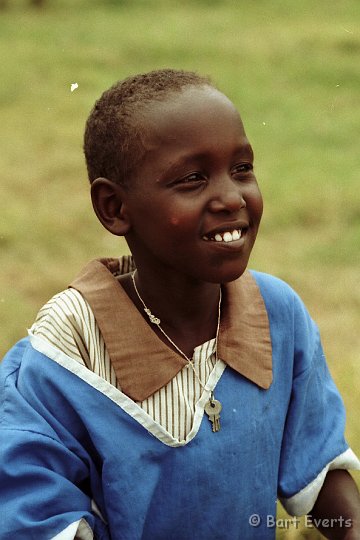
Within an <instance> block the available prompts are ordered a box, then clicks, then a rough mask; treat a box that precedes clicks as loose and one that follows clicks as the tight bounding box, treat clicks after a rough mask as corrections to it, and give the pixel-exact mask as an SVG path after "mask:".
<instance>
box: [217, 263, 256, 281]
mask: <svg viewBox="0 0 360 540" xmlns="http://www.w3.org/2000/svg"><path fill="white" fill-rule="evenodd" d="M246 268H247V264H244V265H241V266H237V267H235V268H231V269H230V268H224V269H218V271H216V272H214V274H213V275H212V276H209V278H210V279H208V281H209V283H220V284H222V283H229V282H230V281H235V280H236V279H239V277H241V276H242V275H243V273H244V272H245V270H246Z"/></svg>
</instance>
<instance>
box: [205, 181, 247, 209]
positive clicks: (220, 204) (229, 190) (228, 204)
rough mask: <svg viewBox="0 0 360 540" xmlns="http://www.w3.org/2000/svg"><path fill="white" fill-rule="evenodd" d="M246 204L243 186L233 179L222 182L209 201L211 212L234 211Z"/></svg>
mask: <svg viewBox="0 0 360 540" xmlns="http://www.w3.org/2000/svg"><path fill="white" fill-rule="evenodd" d="M245 206H246V201H245V199H244V197H243V194H242V190H241V187H240V186H239V184H238V183H236V182H234V181H233V180H230V181H229V180H228V181H227V182H226V183H225V182H224V183H221V185H220V186H219V188H218V190H217V193H216V194H214V196H213V197H212V198H211V200H210V202H209V210H210V211H211V212H227V213H234V212H238V211H239V210H241V208H244V207H245Z"/></svg>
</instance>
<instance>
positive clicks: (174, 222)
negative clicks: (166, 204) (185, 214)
mask: <svg viewBox="0 0 360 540" xmlns="http://www.w3.org/2000/svg"><path fill="white" fill-rule="evenodd" d="M179 223H180V219H179V218H178V217H177V216H171V217H170V225H172V226H173V227H177V226H178V225H179Z"/></svg>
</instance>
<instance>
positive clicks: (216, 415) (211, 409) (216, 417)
mask: <svg viewBox="0 0 360 540" xmlns="http://www.w3.org/2000/svg"><path fill="white" fill-rule="evenodd" d="M221 409H222V407H221V403H220V401H218V400H217V399H214V398H213V397H211V398H210V399H209V401H208V402H207V403H206V405H205V407H204V410H205V412H206V414H207V415H208V417H209V420H210V422H211V423H212V430H213V432H214V433H215V432H217V431H220V411H221Z"/></svg>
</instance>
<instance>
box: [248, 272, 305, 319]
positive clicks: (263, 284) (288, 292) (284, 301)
mask: <svg viewBox="0 0 360 540" xmlns="http://www.w3.org/2000/svg"><path fill="white" fill-rule="evenodd" d="M250 274H251V275H252V276H253V278H254V279H255V282H256V284H257V286H258V287H259V290H260V293H261V295H262V297H263V300H264V303H265V306H266V309H267V312H268V314H269V313H272V314H275V313H277V314H279V312H283V315H284V316H285V317H286V316H288V315H290V314H291V315H292V316H300V317H301V318H302V317H305V318H308V317H309V314H308V310H307V308H306V306H305V304H304V302H303V301H302V299H301V297H300V296H299V294H298V293H297V292H296V291H295V290H294V289H293V288H292V287H291V286H290V285H289V284H288V283H286V282H285V281H284V280H282V279H280V278H278V277H276V276H273V275H271V274H267V273H265V272H259V271H257V270H250Z"/></svg>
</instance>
